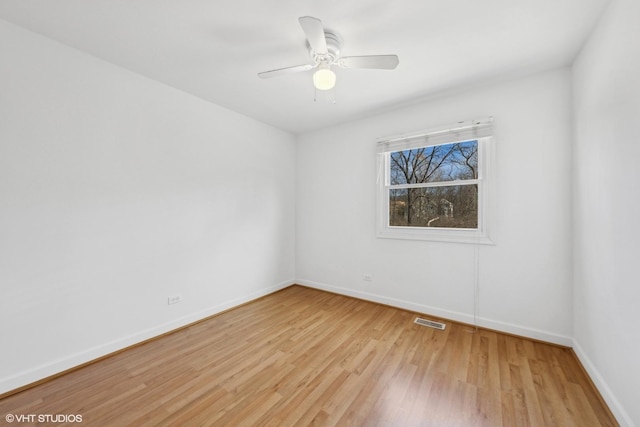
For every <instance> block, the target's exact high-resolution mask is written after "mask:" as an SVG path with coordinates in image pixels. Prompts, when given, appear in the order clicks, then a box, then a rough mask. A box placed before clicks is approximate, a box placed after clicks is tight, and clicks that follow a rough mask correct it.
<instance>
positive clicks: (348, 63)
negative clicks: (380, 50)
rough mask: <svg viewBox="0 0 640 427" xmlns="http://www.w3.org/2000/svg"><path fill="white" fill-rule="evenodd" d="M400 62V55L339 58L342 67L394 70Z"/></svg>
mask: <svg viewBox="0 0 640 427" xmlns="http://www.w3.org/2000/svg"><path fill="white" fill-rule="evenodd" d="M399 62H400V61H399V60H398V55H369V56H345V57H342V58H340V60H338V65H339V66H341V67H342V68H376V69H380V70H393V69H394V68H396V67H397V66H398V64H399Z"/></svg>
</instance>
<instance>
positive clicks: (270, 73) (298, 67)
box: [258, 64, 316, 79]
mask: <svg viewBox="0 0 640 427" xmlns="http://www.w3.org/2000/svg"><path fill="white" fill-rule="evenodd" d="M315 67H316V66H315V65H312V64H304V65H296V66H294V67H286V68H278V69H277V70H270V71H263V72H262V73H258V77H260V78H262V79H270V78H271V77H279V76H282V75H285V74H293V73H299V72H301V71H307V70H310V69H312V68H315Z"/></svg>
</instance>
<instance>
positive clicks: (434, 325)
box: [413, 317, 447, 331]
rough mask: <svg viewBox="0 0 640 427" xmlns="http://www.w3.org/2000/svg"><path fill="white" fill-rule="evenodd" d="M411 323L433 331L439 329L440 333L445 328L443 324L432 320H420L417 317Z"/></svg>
mask: <svg viewBox="0 0 640 427" xmlns="http://www.w3.org/2000/svg"><path fill="white" fill-rule="evenodd" d="M413 323H417V324H418V325H422V326H428V327H430V328H434V329H440V330H441V331H444V328H445V327H446V326H447V325H445V324H444V323H440V322H434V321H433V320H427V319H421V318H419V317H416V320H415V321H414V322H413Z"/></svg>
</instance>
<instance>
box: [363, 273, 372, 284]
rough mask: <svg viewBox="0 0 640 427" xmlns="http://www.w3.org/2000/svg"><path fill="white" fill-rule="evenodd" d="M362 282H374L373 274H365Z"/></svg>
mask: <svg viewBox="0 0 640 427" xmlns="http://www.w3.org/2000/svg"><path fill="white" fill-rule="evenodd" d="M362 280H364V281H365V282H373V275H371V274H363V275H362Z"/></svg>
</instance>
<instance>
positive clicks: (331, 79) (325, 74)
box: [313, 68, 336, 90]
mask: <svg viewBox="0 0 640 427" xmlns="http://www.w3.org/2000/svg"><path fill="white" fill-rule="evenodd" d="M313 85H314V86H315V87H316V89H318V90H330V89H333V87H334V86H335V85H336V73H334V72H333V71H331V70H330V69H329V68H320V69H319V70H318V71H316V72H315V73H313Z"/></svg>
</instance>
